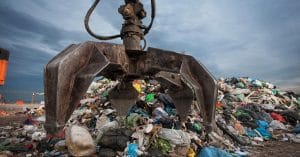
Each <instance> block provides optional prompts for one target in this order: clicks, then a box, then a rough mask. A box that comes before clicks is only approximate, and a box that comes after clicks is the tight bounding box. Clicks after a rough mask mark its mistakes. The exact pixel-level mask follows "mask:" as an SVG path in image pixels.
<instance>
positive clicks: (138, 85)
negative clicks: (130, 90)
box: [133, 80, 142, 93]
mask: <svg viewBox="0 0 300 157" xmlns="http://www.w3.org/2000/svg"><path fill="white" fill-rule="evenodd" d="M133 87H134V88H135V90H136V91H137V92H138V93H141V92H142V86H141V84H140V83H139V82H138V80H134V81H133Z"/></svg>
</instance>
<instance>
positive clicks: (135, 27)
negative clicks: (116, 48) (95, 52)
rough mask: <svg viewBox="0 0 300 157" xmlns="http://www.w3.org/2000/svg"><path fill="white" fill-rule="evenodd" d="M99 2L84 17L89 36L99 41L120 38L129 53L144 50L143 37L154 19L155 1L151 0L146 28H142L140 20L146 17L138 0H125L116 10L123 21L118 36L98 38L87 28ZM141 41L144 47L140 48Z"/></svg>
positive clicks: (98, 0) (98, 36)
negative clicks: (149, 17)
mask: <svg viewBox="0 0 300 157" xmlns="http://www.w3.org/2000/svg"><path fill="white" fill-rule="evenodd" d="M99 2H100V0H96V1H95V2H94V4H93V5H92V7H91V8H90V9H89V11H88V12H87V15H86V17H85V27H86V30H87V31H88V33H89V34H90V35H92V36H93V37H95V38H97V39H100V40H110V39H114V38H118V37H120V38H121V39H122V40H123V44H124V46H125V50H126V51H127V52H128V53H130V52H135V53H137V52H139V51H141V50H144V49H145V48H146V40H145V39H144V36H145V35H146V34H147V33H148V32H149V30H150V29H151V27H152V24H153V20H154V18H155V0H151V6H152V7H151V22H150V24H149V25H148V26H144V25H143V23H142V19H144V18H145V17H146V15H147V13H146V11H145V10H144V6H143V4H142V3H141V2H140V1H139V0H125V4H124V5H121V6H120V7H119V9H118V11H119V13H120V14H121V15H122V17H123V19H124V23H123V25H122V29H121V32H120V34H119V35H113V36H100V35H96V34H95V33H93V32H92V31H91V29H90V28H89V18H90V15H91V14H92V12H93V10H94V9H95V8H96V6H97V5H98V3H99ZM141 40H144V46H143V48H142V47H141Z"/></svg>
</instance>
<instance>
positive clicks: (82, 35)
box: [0, 0, 300, 98]
mask: <svg viewBox="0 0 300 157" xmlns="http://www.w3.org/2000/svg"><path fill="white" fill-rule="evenodd" d="M143 2H144V3H145V4H144V5H145V7H146V10H147V13H148V15H150V5H149V3H150V1H143ZM92 3H93V0H88V1H85V0H72V1H70V0H51V1H47V0H38V1H36V0H26V1H17V0H1V1H0V46H1V47H4V48H6V49H8V50H10V51H11V58H10V64H9V72H8V76H7V78H8V79H7V84H6V85H5V87H0V90H1V91H2V90H4V91H10V93H19V94H10V95H19V96H20V97H22V98H28V97H25V95H26V94H24V93H26V91H27V95H28V91H34V90H42V88H43V86H42V71H43V66H44V65H45V64H46V63H47V62H48V60H49V59H50V58H52V57H53V56H54V55H56V54H57V53H59V52H60V51H61V50H63V49H64V48H65V47H66V46H67V45H69V44H71V43H79V42H82V41H85V40H91V39H92V38H91V37H90V36H89V35H88V34H87V33H86V32H85V29H84V26H83V18H84V16H85V13H86V11H87V10H88V9H89V7H90V6H91V4H92ZM122 3H123V1H108V0H106V1H105V0H102V1H101V2H100V5H99V6H98V7H97V8H96V12H95V13H94V14H93V15H92V17H91V22H90V25H91V28H92V29H93V30H94V31H95V32H97V33H98V34H102V35H111V34H117V33H119V30H120V28H121V24H122V17H121V15H120V14H119V13H118V12H117V9H118V7H119V5H121V4H122ZM299 8H300V1H298V0H290V1H288V2H286V1H278V0H267V1H261V0H251V1H250V0H249V1H240V0H226V1H218V2H216V1H211V0H186V1H184V2H181V1H180V2H179V1H178V2H177V1H176V2H174V0H162V1H157V16H156V19H155V21H154V25H153V28H152V30H151V31H150V33H149V34H148V35H147V36H146V39H147V42H148V46H151V47H157V48H162V49H169V50H173V51H176V52H185V53H186V54H190V55H193V56H194V57H195V58H196V59H198V60H200V61H201V62H202V63H203V64H204V65H206V66H207V67H208V69H209V70H210V71H212V72H213V74H214V75H215V76H216V78H218V77H220V76H250V77H255V78H260V79H264V80H267V81H271V82H274V83H275V84H278V85H280V86H282V87H297V86H299V87H300V71H299V69H300V68H299V67H300V62H299V58H300V52H299V51H300V44H299V43H300V36H299V34H300V10H299ZM148 23H149V17H148V18H147V19H145V20H144V24H145V25H147V24H148ZM113 42H117V43H120V40H114V41H113ZM31 80H32V81H31ZM24 82H26V83H24ZM27 82H28V83H27Z"/></svg>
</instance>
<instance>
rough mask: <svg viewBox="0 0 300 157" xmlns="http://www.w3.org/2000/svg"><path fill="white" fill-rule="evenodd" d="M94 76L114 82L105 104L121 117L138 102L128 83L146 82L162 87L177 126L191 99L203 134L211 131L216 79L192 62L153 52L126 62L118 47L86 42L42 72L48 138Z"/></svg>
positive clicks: (160, 51)
mask: <svg viewBox="0 0 300 157" xmlns="http://www.w3.org/2000/svg"><path fill="white" fill-rule="evenodd" d="M96 76H104V77H106V78H109V79H112V80H119V81H120V83H119V84H118V85H117V86H116V87H114V88H113V90H112V91H111V92H110V93H109V100H110V102H111V103H112V104H113V105H114V107H115V108H116V109H117V112H118V113H119V114H121V115H124V114H126V113H127V111H128V109H129V108H130V107H131V105H133V104H134V102H135V101H136V99H137V98H138V94H137V92H136V91H135V89H134V88H133V87H132V84H131V83H132V81H133V80H134V79H144V78H145V77H151V78H154V79H156V80H157V81H159V82H160V83H161V84H163V85H166V86H168V88H169V90H168V94H169V95H170V96H171V97H172V99H173V101H174V104H175V107H176V109H177V113H178V114H179V116H180V119H181V121H185V120H186V117H187V115H188V113H189V110H190V108H191V105H192V102H193V101H194V100H196V102H197V104H198V105H199V108H200V112H201V116H202V117H203V120H204V125H205V126H206V129H207V130H208V131H211V130H214V129H215V127H216V125H215V103H216V97H217V84H216V80H215V79H214V77H213V76H212V75H211V74H210V73H209V72H208V71H207V69H206V68H205V67H204V66H203V65H202V64H201V63H198V62H197V61H196V60H195V58H193V57H191V56H188V55H184V54H179V53H175V52H171V51H166V50H161V49H156V48H148V50H147V51H140V53H139V54H138V55H136V56H134V58H132V57H129V56H128V55H127V54H126V51H125V48H124V46H123V45H118V44H111V43H101V42H91V41H90V42H84V43H81V44H76V45H70V46H69V47H67V48H66V49H65V50H64V51H62V52H61V53H59V54H58V55H57V56H55V57H54V58H53V59H52V60H51V61H50V62H49V63H48V64H47V66H46V67H45V73H44V79H45V80H44V83H45V107H46V124H45V129H46V130H47V132H48V133H50V134H56V133H58V132H59V131H60V130H61V129H62V128H63V127H64V125H65V124H66V122H67V121H68V119H69V118H70V116H71V114H72V113H73V111H74V110H75V108H76V106H77V105H78V103H79V101H80V99H81V98H82V96H83V95H84V94H85V92H86V90H87V89H88V87H89V85H90V84H91V82H92V81H93V79H94V78H95V77H96Z"/></svg>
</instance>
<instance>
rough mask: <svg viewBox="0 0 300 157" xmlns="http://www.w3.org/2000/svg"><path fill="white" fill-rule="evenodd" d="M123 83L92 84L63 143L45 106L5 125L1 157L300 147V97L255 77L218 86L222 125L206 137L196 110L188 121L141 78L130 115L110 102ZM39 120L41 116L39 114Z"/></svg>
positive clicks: (201, 155)
mask: <svg viewBox="0 0 300 157" xmlns="http://www.w3.org/2000/svg"><path fill="white" fill-rule="evenodd" d="M116 84H117V82H115V81H111V80H108V79H105V78H101V79H99V80H97V81H95V82H93V83H92V84H91V85H90V87H89V89H88V91H87V93H86V96H85V97H84V98H83V99H82V100H81V101H80V105H79V107H78V108H77V109H76V110H75V111H74V113H73V115H72V116H71V118H70V120H69V121H68V123H67V125H66V127H65V129H64V131H63V132H62V133H61V135H60V136H59V137H49V136H47V135H46V132H45V130H44V128H43V123H44V120H45V118H44V116H41V114H42V113H43V108H42V107H41V108H39V110H38V111H36V110H35V112H31V111H28V113H27V114H28V118H27V119H26V120H25V121H24V124H21V125H15V126H6V127H0V156H1V155H3V156H4V155H6V156H16V155H20V154H22V155H23V156H28V157H30V156H49V157H60V156H61V157H62V156H70V155H71V156H100V157H114V156H128V157H137V156H145V157H147V156H149V157H150V156H174V157H177V156H178V157H179V156H180V157H181V156H188V157H214V156H220V157H230V156H248V155H251V154H250V153H249V152H248V151H249V146H253V145H254V146H260V145H263V142H264V141H266V140H279V141H289V142H295V143H300V125H299V121H300V117H299V109H300V97H299V96H298V95H296V94H294V93H293V92H283V91H280V90H279V89H277V88H276V86H274V85H272V84H271V83H268V82H265V81H261V80H255V79H251V78H227V79H223V78H221V79H219V80H218V86H219V91H218V101H217V103H216V122H217V126H218V128H219V129H218V130H215V132H211V133H207V132H206V131H205V128H204V126H203V125H202V124H203V119H202V118H201V111H200V110H199V108H198V105H197V104H193V105H192V106H191V112H190V114H189V116H188V118H187V121H186V122H185V123H181V122H180V121H179V117H178V115H177V112H176V108H175V106H174V103H173V101H172V99H171V98H170V96H169V95H168V94H166V93H167V92H166V89H164V88H162V87H161V86H160V84H159V83H158V82H157V81H155V80H149V81H144V80H136V81H134V82H133V86H134V88H135V89H136V90H137V91H138V93H139V99H138V100H137V101H136V103H135V104H133V106H132V107H131V108H130V109H129V110H128V114H127V115H126V116H125V117H121V116H118V113H117V111H116V110H115V109H114V108H113V106H112V104H111V103H110V102H109V100H108V93H109V91H110V90H111V89H112V88H113V87H114V86H115V85H116ZM34 115H35V116H34Z"/></svg>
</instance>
